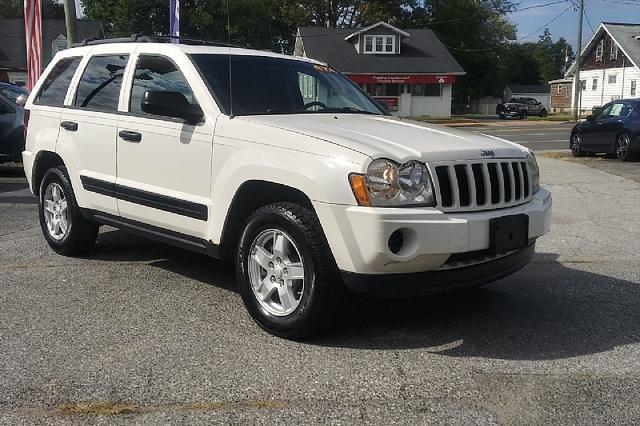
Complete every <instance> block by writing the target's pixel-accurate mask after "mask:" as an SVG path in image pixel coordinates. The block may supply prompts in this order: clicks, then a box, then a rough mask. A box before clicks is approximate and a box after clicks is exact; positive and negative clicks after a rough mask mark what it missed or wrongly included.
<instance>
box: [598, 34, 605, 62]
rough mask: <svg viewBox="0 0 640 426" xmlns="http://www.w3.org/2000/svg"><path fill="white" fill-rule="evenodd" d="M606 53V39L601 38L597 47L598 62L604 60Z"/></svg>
mask: <svg viewBox="0 0 640 426" xmlns="http://www.w3.org/2000/svg"><path fill="white" fill-rule="evenodd" d="M603 53H604V39H602V40H600V43H598V47H596V62H602V54H603Z"/></svg>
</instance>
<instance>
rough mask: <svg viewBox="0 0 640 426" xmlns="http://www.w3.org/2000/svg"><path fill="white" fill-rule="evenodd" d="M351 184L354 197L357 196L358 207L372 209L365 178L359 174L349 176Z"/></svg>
mask: <svg viewBox="0 0 640 426" xmlns="http://www.w3.org/2000/svg"><path fill="white" fill-rule="evenodd" d="M349 182H350V183H351V189H352V190H353V195H355V196H356V200H357V201H358V205H359V206H365V207H371V201H370V200H369V193H368V192H367V185H366V182H365V177H364V176H363V175H359V174H357V173H351V174H350V175H349Z"/></svg>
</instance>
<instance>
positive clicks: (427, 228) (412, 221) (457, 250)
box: [314, 189, 552, 275]
mask: <svg viewBox="0 0 640 426" xmlns="http://www.w3.org/2000/svg"><path fill="white" fill-rule="evenodd" d="M551 204H552V201H551V193H550V192H549V191H547V190H545V189H540V191H538V192H537V193H535V194H534V195H533V197H532V198H531V200H530V201H529V202H528V203H526V204H522V205H519V206H515V207H510V208H503V209H498V210H489V211H479V212H467V213H443V212H441V211H440V210H437V209H436V208H374V207H358V206H344V205H335V204H326V203H314V207H315V209H316V212H317V214H318V217H319V218H320V222H321V224H322V227H323V230H324V232H325V235H326V237H327V241H328V243H329V246H330V247H331V251H332V253H333V256H334V258H335V260H336V263H337V266H338V268H340V270H342V271H344V272H346V273H356V274H364V275H386V274H406V273H416V272H425V271H433V270H437V269H444V268H447V272H452V271H453V269H455V268H456V267H458V266H469V265H471V264H473V262H472V261H471V262H469V261H467V262H463V263H462V264H460V265H455V264H454V265H452V264H451V263H452V262H451V260H450V257H451V256H452V255H453V254H463V253H464V254H467V253H476V252H478V253H480V254H482V252H483V251H484V250H488V249H489V248H490V230H489V223H490V221H491V219H493V218H499V217H503V216H511V215H519V214H526V215H527V216H528V217H529V228H528V237H529V240H530V241H531V242H533V241H535V239H536V238H538V237H540V236H542V235H544V234H546V233H547V232H548V231H549V228H550V225H551ZM397 230H402V232H403V235H404V244H403V247H402V249H401V250H400V251H399V252H397V253H395V254H394V253H393V252H392V251H391V250H390V248H389V238H390V237H391V234H392V233H394V232H395V231H397ZM454 257H456V256H454ZM462 257H464V256H462ZM481 260H482V261H483V262H484V261H486V260H487V258H486V257H483V258H482V259H481ZM489 260H491V258H489Z"/></svg>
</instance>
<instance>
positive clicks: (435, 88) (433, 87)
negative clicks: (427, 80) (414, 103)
mask: <svg viewBox="0 0 640 426" xmlns="http://www.w3.org/2000/svg"><path fill="white" fill-rule="evenodd" d="M441 86H442V85H441V84H414V85H413V87H412V89H411V94H412V95H413V96H433V97H440V96H441Z"/></svg>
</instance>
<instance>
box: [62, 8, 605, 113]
mask: <svg viewBox="0 0 640 426" xmlns="http://www.w3.org/2000/svg"><path fill="white" fill-rule="evenodd" d="M67 1H68V0H67ZM579 9H580V11H579V12H578V54H577V55H576V72H575V77H574V82H575V85H574V87H575V90H574V92H575V93H574V94H573V104H574V106H575V108H574V109H573V121H578V119H579V118H580V92H582V83H581V82H580V65H581V64H580V59H581V58H580V55H581V54H582V19H583V17H584V0H580V8H579ZM603 84H604V82H603Z"/></svg>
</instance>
